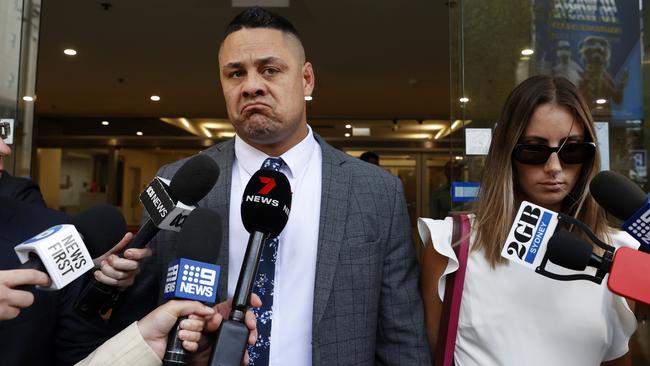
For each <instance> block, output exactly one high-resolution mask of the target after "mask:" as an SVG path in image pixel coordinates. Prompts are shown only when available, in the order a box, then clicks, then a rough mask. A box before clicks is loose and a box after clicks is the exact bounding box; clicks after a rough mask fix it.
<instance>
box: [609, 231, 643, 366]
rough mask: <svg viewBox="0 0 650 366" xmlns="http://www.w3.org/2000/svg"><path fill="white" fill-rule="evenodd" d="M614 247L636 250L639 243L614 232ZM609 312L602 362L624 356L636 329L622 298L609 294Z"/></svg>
mask: <svg viewBox="0 0 650 366" xmlns="http://www.w3.org/2000/svg"><path fill="white" fill-rule="evenodd" d="M610 237H611V239H612V245H613V246H614V247H616V248H617V249H618V248H621V247H628V248H632V249H638V247H639V245H640V243H639V242H638V241H637V240H636V239H634V237H632V236H631V235H630V234H628V233H626V232H624V231H620V230H616V231H612V232H610ZM611 296H612V297H611V301H612V306H611V307H610V309H611V312H610V314H609V316H608V317H607V323H608V325H609V329H610V330H611V332H612V333H611V342H610V344H609V348H608V349H607V351H606V352H605V356H604V358H603V361H611V360H614V359H617V358H619V357H621V356H623V355H625V354H626V353H627V352H628V350H629V343H630V337H631V336H632V334H634V331H635V330H636V328H637V320H636V316H635V315H634V312H632V310H631V309H630V307H629V305H628V303H627V301H626V300H625V298H624V297H622V296H618V295H616V294H614V293H612V294H611Z"/></svg>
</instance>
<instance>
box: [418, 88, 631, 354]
mask: <svg viewBox="0 0 650 366" xmlns="http://www.w3.org/2000/svg"><path fill="white" fill-rule="evenodd" d="M595 141H596V133H595V130H594V125H593V119H592V116H591V113H590V111H589V107H588V106H587V104H586V103H585V101H584V100H583V98H582V97H581V96H580V95H579V92H578V91H577V89H576V87H575V86H574V85H573V84H572V83H571V82H569V81H568V80H566V79H564V78H559V77H550V76H534V77H531V78H529V79H528V80H526V81H524V82H523V83H521V84H520V85H519V86H517V87H516V88H515V89H514V90H513V91H512V93H511V94H510V96H509V97H508V99H507V101H506V103H505V105H504V107H503V110H502V113H501V118H500V119H499V121H498V123H497V126H496V128H495V129H494V134H493V138H492V143H491V145H490V151H489V153H488V155H487V158H486V161H485V166H484V169H483V178H482V182H481V189H480V193H479V200H478V201H477V206H476V210H475V215H471V216H470V219H471V222H472V232H471V237H470V252H469V257H468V261H467V270H466V275H465V282H464V288H463V295H462V301H461V308H460V316H459V324H458V335H457V338H456V348H455V352H454V358H455V363H456V365H463V366H465V365H480V366H490V365H499V366H504V365H517V366H519V365H527V366H528V365H540V366H542V365H544V366H546V365H553V366H556V365H570V366H580V365H585V366H593V365H600V364H603V365H629V364H630V357H629V353H628V342H629V338H630V336H631V335H632V333H633V332H634V330H635V329H636V319H635V317H634V314H633V313H632V311H631V310H630V307H629V306H628V303H626V301H625V299H623V298H621V297H619V296H616V295H614V294H612V293H611V292H610V291H609V290H608V289H607V287H606V285H596V284H594V283H592V282H588V281H568V282H562V281H556V280H552V279H549V278H546V277H543V276H541V275H539V274H537V273H535V272H534V271H531V270H529V269H527V268H525V267H524V266H520V265H518V264H510V263H507V261H506V260H504V259H503V258H502V257H501V250H502V248H503V244H504V243H505V241H506V237H507V235H508V231H509V229H510V226H511V225H512V223H513V220H514V216H515V214H516V212H517V209H518V207H519V204H520V202H521V201H524V200H526V201H529V202H532V203H535V204H537V205H540V206H543V207H545V208H547V209H549V210H553V211H556V212H564V213H566V214H568V215H571V216H573V217H576V218H577V219H579V220H580V221H582V222H584V223H586V224H587V225H588V226H589V227H590V228H591V229H592V230H593V231H594V232H595V233H596V234H597V236H598V237H600V238H601V239H605V241H608V242H610V243H612V244H613V245H615V246H621V245H626V246H635V245H636V246H638V243H636V242H635V241H634V239H632V238H631V237H629V236H626V235H624V234H622V233H620V232H613V231H612V230H611V229H610V228H609V227H608V225H607V222H606V219H605V213H604V212H603V210H602V209H601V208H600V207H599V206H598V205H597V204H596V202H595V201H594V199H593V198H592V197H591V195H590V194H589V193H588V191H587V187H588V183H589V181H590V180H591V178H592V177H593V176H594V175H595V174H596V173H598V172H599V170H600V162H599V156H598V153H597V152H596V148H595V143H594V142H595ZM563 228H564V229H568V230H571V231H574V232H576V233H580V231H579V230H577V229H576V228H572V227H568V226H566V227H563ZM418 229H419V232H420V236H421V238H422V241H423V243H424V245H425V249H424V255H423V262H422V281H421V283H422V294H423V298H424V303H425V316H426V322H427V332H428V336H429V341H430V345H431V349H432V350H435V345H436V341H437V339H436V338H437V336H438V327H439V322H440V314H441V309H442V299H443V297H444V290H445V276H446V275H448V274H449V273H452V272H454V271H456V270H457V269H458V260H457V258H456V256H455V254H454V252H453V250H452V247H451V245H452V244H451V232H452V220H451V218H449V217H448V218H446V219H445V220H431V219H419V220H418Z"/></svg>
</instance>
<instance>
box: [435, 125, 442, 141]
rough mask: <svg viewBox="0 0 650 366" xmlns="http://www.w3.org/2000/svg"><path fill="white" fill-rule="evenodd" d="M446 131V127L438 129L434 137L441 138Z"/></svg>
mask: <svg viewBox="0 0 650 366" xmlns="http://www.w3.org/2000/svg"><path fill="white" fill-rule="evenodd" d="M444 133H445V129H444V128H443V129H442V130H440V131H438V133H437V134H436V136H435V137H434V139H436V140H437V139H439V138H441V137H442V135H443V134H444Z"/></svg>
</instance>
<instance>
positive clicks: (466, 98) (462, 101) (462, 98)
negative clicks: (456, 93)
mask: <svg viewBox="0 0 650 366" xmlns="http://www.w3.org/2000/svg"><path fill="white" fill-rule="evenodd" d="M458 100H459V101H460V102H461V103H467V102H469V98H468V97H461V98H460V99H458Z"/></svg>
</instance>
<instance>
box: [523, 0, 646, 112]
mask: <svg viewBox="0 0 650 366" xmlns="http://www.w3.org/2000/svg"><path fill="white" fill-rule="evenodd" d="M639 6H640V5H639V1H636V0H535V32H534V36H535V54H536V60H537V66H538V69H539V71H540V72H541V73H544V74H552V75H560V76H565V77H566V78H568V79H569V80H571V81H572V82H573V83H574V84H575V85H576V86H578V88H579V89H580V92H581V93H582V95H583V96H584V97H585V99H586V100H587V103H589V105H590V106H592V108H593V107H594V106H596V107H598V108H599V110H598V114H602V113H601V112H603V113H608V114H609V115H611V118H612V120H613V121H630V120H641V119H642V118H643V104H642V84H641V83H642V77H641V18H640V9H639ZM597 100H600V101H599V102H598V103H596V101H597Z"/></svg>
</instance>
